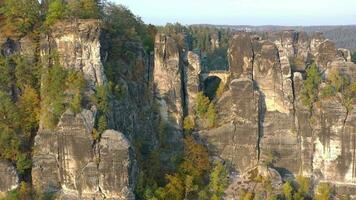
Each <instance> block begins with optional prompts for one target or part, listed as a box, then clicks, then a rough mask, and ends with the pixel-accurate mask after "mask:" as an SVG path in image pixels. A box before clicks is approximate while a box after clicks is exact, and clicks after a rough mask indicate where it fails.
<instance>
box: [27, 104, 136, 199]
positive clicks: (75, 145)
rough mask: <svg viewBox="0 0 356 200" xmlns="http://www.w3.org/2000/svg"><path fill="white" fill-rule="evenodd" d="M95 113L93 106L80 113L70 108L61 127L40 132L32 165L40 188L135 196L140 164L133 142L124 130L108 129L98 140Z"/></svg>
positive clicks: (64, 193)
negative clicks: (134, 191) (134, 156)
mask: <svg viewBox="0 0 356 200" xmlns="http://www.w3.org/2000/svg"><path fill="white" fill-rule="evenodd" d="M94 117H95V113H93V112H92V111H89V110H83V111H82V112H81V113H79V114H77V115H75V114H73V113H71V112H70V111H67V112H65V113H64V114H63V116H62V118H61V120H60V122H59V125H58V131H56V132H49V131H43V132H39V134H38V135H37V136H36V139H35V155H34V157H33V169H32V178H33V184H34V186H35V187H36V188H41V189H43V190H44V191H49V192H57V191H60V195H59V196H60V197H59V199H71V197H75V198H74V199H78V198H81V199H91V198H92V197H100V196H101V197H103V198H107V199H110V198H114V199H133V198H134V196H133V193H132V191H133V185H134V181H133V180H132V179H131V178H133V177H135V174H134V173H135V170H136V166H135V161H134V159H133V154H132V152H131V149H130V148H131V147H130V143H129V142H128V140H127V139H126V138H125V136H124V135H123V134H122V133H120V132H117V131H113V130H107V131H105V132H104V133H103V134H102V138H101V141H100V143H99V144H95V141H94V140H93V138H92V129H93V127H94V119H95V118H94ZM103 198H100V199H103Z"/></svg>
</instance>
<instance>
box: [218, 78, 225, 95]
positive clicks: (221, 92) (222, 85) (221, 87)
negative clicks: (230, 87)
mask: <svg viewBox="0 0 356 200" xmlns="http://www.w3.org/2000/svg"><path fill="white" fill-rule="evenodd" d="M224 90H225V84H224V83H223V82H222V81H221V82H220V84H219V87H218V89H217V90H216V97H217V98H220V97H221V96H222V94H223V93H224Z"/></svg>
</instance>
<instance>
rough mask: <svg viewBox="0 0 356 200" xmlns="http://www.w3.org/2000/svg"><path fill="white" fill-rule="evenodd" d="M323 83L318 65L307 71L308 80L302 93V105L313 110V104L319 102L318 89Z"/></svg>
mask: <svg viewBox="0 0 356 200" xmlns="http://www.w3.org/2000/svg"><path fill="white" fill-rule="evenodd" d="M320 83H321V74H320V72H319V70H318V67H317V66H316V64H315V63H314V64H312V65H311V66H310V67H309V68H308V69H307V78H306V80H305V81H304V82H303V86H302V91H301V100H302V103H303V104H304V105H305V106H307V107H308V108H309V109H311V108H312V106H313V103H314V102H316V101H317V100H318V89H319V84H320Z"/></svg>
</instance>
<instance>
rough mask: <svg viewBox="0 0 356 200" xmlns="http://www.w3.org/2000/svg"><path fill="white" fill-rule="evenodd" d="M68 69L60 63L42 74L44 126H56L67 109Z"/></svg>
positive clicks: (51, 127) (50, 127)
mask: <svg viewBox="0 0 356 200" xmlns="http://www.w3.org/2000/svg"><path fill="white" fill-rule="evenodd" d="M66 77H67V71H66V70H65V69H64V68H62V67H61V66H60V65H58V64H55V65H54V66H52V67H51V68H50V69H48V70H46V71H45V72H44V73H43V75H42V80H43V84H42V87H41V97H42V102H43V106H42V111H41V113H43V115H44V117H43V126H44V128H49V129H53V128H55V127H56V125H57V123H58V121H59V118H60V116H61V115H62V114H63V112H64V111H65V102H64V100H65V93H64V92H65V89H66V87H65V85H66V84H63V83H65V82H66Z"/></svg>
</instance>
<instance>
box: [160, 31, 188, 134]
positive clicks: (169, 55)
mask: <svg viewBox="0 0 356 200" xmlns="http://www.w3.org/2000/svg"><path fill="white" fill-rule="evenodd" d="M182 53H183V52H182V51H181V49H180V48H179V45H178V44H177V42H176V41H175V40H174V39H173V38H172V37H169V36H166V35H157V36H156V41H155V66H154V70H153V78H154V84H155V88H156V98H157V100H158V102H159V104H160V113H161V117H162V118H163V119H164V120H165V121H167V122H172V123H171V124H172V125H173V126H175V127H176V128H178V129H179V128H180V127H181V126H182V120H183V104H184V97H183V90H184V89H183V87H182V80H183V71H184V69H183V65H182V62H183V60H182V59H183V57H181V54H182Z"/></svg>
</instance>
